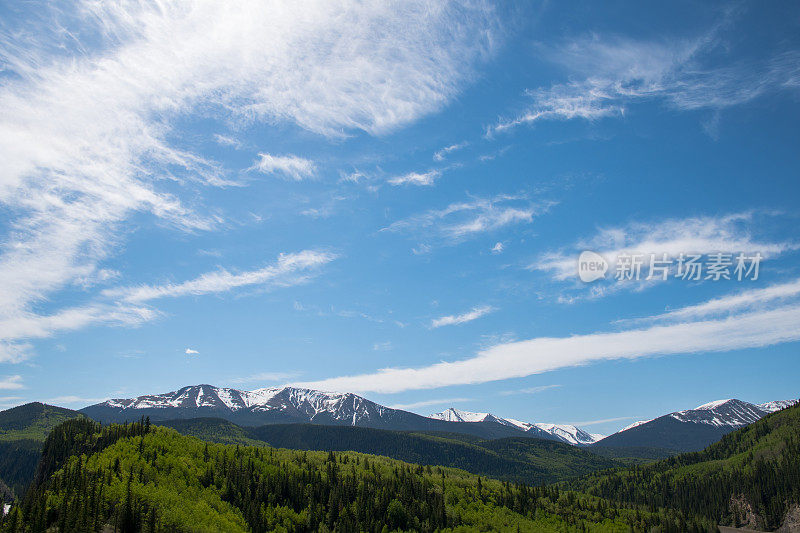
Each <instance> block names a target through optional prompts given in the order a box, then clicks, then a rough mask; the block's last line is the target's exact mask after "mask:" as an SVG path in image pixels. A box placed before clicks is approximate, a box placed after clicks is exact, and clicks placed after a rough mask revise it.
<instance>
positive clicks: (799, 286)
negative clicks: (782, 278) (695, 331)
mask: <svg viewBox="0 0 800 533" xmlns="http://www.w3.org/2000/svg"><path fill="white" fill-rule="evenodd" d="M798 296H800V280H794V281H790V282H787V283H776V284H773V285H770V286H768V287H764V288H759V289H748V290H743V291H739V292H735V293H733V294H728V295H725V296H721V297H719V298H713V299H711V300H707V301H705V302H702V303H699V304H696V305H689V306H686V307H681V308H679V309H675V310H673V311H667V312H665V313H661V314H658V315H653V316H649V317H645V318H634V319H628V320H621V321H619V323H622V324H624V323H636V322H674V321H681V320H690V319H691V320H695V319H701V318H706V317H710V316H725V315H729V314H733V313H738V312H741V311H746V310H754V309H759V308H763V307H764V306H766V305H770V304H775V303H776V302H777V303H780V302H786V301H788V300H792V299H797V298H798Z"/></svg>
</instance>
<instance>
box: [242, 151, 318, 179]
mask: <svg viewBox="0 0 800 533" xmlns="http://www.w3.org/2000/svg"><path fill="white" fill-rule="evenodd" d="M258 157H259V159H258V161H256V162H255V163H254V164H253V166H252V167H251V169H254V170H258V171H259V172H263V173H264V174H278V175H281V176H283V177H284V178H288V179H290V180H294V181H302V180H304V179H308V178H313V177H314V174H315V173H316V171H317V167H316V165H315V164H314V162H313V161H311V160H310V159H305V158H303V157H298V156H296V155H271V154H258Z"/></svg>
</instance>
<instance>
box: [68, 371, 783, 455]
mask: <svg viewBox="0 0 800 533" xmlns="http://www.w3.org/2000/svg"><path fill="white" fill-rule="evenodd" d="M795 403H797V400H777V401H772V402H767V403H762V404H752V403H749V402H745V401H742V400H737V399H728V400H718V401H713V402H709V403H706V404H703V405H700V406H698V407H696V408H694V409H688V410H684V411H676V412H673V413H669V414H666V415H663V416H660V417H658V418H655V419H652V420H644V421H639V422H636V423H634V424H631V425H630V426H628V427H626V428H624V429H622V430H620V431H619V432H617V433H614V434H613V435H610V436H607V437H606V436H603V435H598V434H591V433H589V432H587V431H585V430H583V429H581V428H578V427H576V426H573V425H569V424H553V423H541V422H522V421H519V420H515V419H513V418H504V417H500V416H497V415H494V414H491V413H475V412H469V411H461V410H458V409H455V408H450V409H447V410H445V411H442V412H440V413H434V414H432V415H430V416H428V417H425V416H421V415H418V414H415V413H411V412H408V411H403V410H400V409H393V408H390V407H385V406H383V405H380V404H377V403H375V402H372V401H370V400H367V399H366V398H363V397H361V396H358V395H356V394H353V393H333V392H323V391H318V390H312V389H304V388H297V387H288V386H287V387H270V388H262V389H256V390H253V391H244V390H238V389H230V388H222V387H214V386H211V385H194V386H187V387H183V388H181V389H178V390H177V391H173V392H168V393H164V394H155V395H145V396H139V397H137V398H129V399H113V400H108V401H105V402H102V403H99V404H95V405H91V406H89V407H86V408H84V409H81V411H80V412H81V413H83V414H84V415H86V416H88V417H90V418H92V419H94V420H97V421H100V422H104V423H108V422H124V421H126V420H127V421H132V420H137V419H139V418H140V417H142V416H148V417H150V419H151V420H153V421H164V420H176V419H191V418H200V417H212V418H221V419H224V420H228V421H231V422H234V423H236V424H239V425H241V426H250V427H254V426H263V425H268V424H298V423H306V424H308V423H310V424H319V425H328V426H353V427H365V428H373V429H386V430H399V431H428V432H429V431H437V432H445V433H459V434H467V435H474V436H478V437H480V438H485V439H486V438H488V439H493V438H503V437H520V436H525V437H534V438H540V439H546V440H552V441H557V442H564V443H568V444H571V445H574V446H595V447H611V448H658V449H666V450H672V451H674V452H682V451H695V450H700V449H702V448H704V447H705V446H707V445H708V444H710V443H712V442H716V441H717V440H719V439H720V438H721V437H722V436H723V435H725V434H726V433H729V432H731V431H733V430H735V429H738V428H741V427H744V426H746V425H748V424H751V423H753V422H755V421H756V420H759V419H761V418H762V417H764V416H765V415H767V414H769V413H772V412H775V411H778V410H780V409H783V408H785V407H788V406H790V405H793V404H795Z"/></svg>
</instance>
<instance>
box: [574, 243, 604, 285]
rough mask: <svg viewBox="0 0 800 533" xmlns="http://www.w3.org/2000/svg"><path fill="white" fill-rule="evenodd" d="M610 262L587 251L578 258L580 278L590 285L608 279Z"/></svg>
mask: <svg viewBox="0 0 800 533" xmlns="http://www.w3.org/2000/svg"><path fill="white" fill-rule="evenodd" d="M606 271H608V261H606V260H605V258H603V256H602V255H600V254H598V253H595V252H591V251H589V250H586V251H585V252H582V253H581V255H580V257H578V277H579V278H581V281H583V282H586V283H589V282H592V281H595V280H597V279H600V278H604V277H606Z"/></svg>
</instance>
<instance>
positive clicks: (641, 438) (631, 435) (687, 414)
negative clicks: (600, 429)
mask: <svg viewBox="0 0 800 533" xmlns="http://www.w3.org/2000/svg"><path fill="white" fill-rule="evenodd" d="M795 403H797V400H781V401H774V402H768V403H765V404H760V405H756V404H752V403H749V402H744V401H742V400H737V399H728V400H717V401H714V402H709V403H706V404H703V405H700V406H698V407H696V408H694V409H687V410H684V411H676V412H674V413H670V414H667V415H664V416H660V417H658V418H655V419H653V420H646V421H640V422H636V423H634V424H631V425H630V426H628V427H627V428H625V429H623V430H621V431H619V432H617V433H614V434H613V435H609V436H608V437H606V438H604V439H602V440H600V441H598V442H597V443H596V444H595V446H598V447H600V446H610V447H615V448H619V447H652V448H667V449H670V450H675V451H679V452H689V451H697V450H702V449H703V448H705V447H706V446H708V445H709V444H712V443H714V442H717V441H718V440H719V439H721V438H722V436H723V435H726V434H727V433H730V432H731V431H734V430H736V429H739V428H742V427H744V426H747V425H748V424H752V423H753V422H756V421H757V420H759V419H761V418H762V417H764V416H766V415H767V414H769V413H770V412H774V411H776V410H777V409H780V408H782V407H786V406H788V405H793V404H795Z"/></svg>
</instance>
